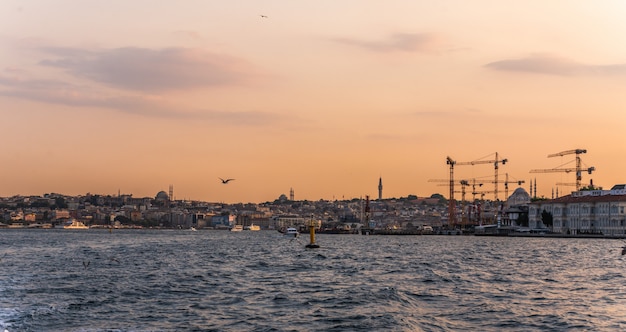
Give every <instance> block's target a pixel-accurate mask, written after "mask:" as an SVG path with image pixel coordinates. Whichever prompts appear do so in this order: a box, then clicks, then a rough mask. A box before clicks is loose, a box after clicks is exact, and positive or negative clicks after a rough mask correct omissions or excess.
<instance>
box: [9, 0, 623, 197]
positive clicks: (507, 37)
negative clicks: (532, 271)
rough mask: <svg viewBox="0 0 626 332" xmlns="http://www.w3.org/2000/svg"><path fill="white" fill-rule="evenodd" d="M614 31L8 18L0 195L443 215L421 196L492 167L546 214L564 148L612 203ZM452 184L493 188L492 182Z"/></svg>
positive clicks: (248, 11)
mask: <svg viewBox="0 0 626 332" xmlns="http://www.w3.org/2000/svg"><path fill="white" fill-rule="evenodd" d="M625 12H626V4H624V3H623V2H620V1H605V2H602V3H600V4H597V3H589V2H586V1H557V2H550V3H545V2H542V1H526V2H523V3H497V2H495V3H494V2H491V1H474V2H471V3H466V2H462V1H452V0H444V1H438V2H436V3H428V2H412V1H390V2H378V1H356V0H354V1H342V2H340V3H315V2H313V3H292V2H287V1H278V0H277V1H267V2H255V1H243V2H237V3H223V2H216V1H201V2H185V3H182V4H181V3H175V2H163V3H154V2H152V1H132V2H125V1H117V0H114V1H107V2H75V1H71V2H70V1H65V0H60V1H55V2H47V1H38V0H33V1H17V0H8V1H3V2H2V4H0V31H2V33H0V45H1V47H2V53H1V54H2V55H1V56H0V59H1V60H2V61H1V62H0V63H1V66H0V116H2V119H3V123H4V124H5V125H4V126H3V127H2V129H0V139H1V140H2V142H3V144H2V145H3V148H2V153H0V163H1V164H2V167H0V196H2V197H7V196H13V195H18V194H19V195H42V194H44V193H50V192H57V193H61V194H67V195H82V194H85V193H87V192H91V193H93V194H105V195H106V194H117V193H118V191H120V192H121V193H132V194H133V195H134V196H137V197H152V196H154V195H155V194H156V193H157V192H159V191H167V190H168V186H169V185H173V186H174V188H175V197H176V198H178V199H190V200H198V201H208V202H225V203H234V202H244V203H245V202H265V201H272V200H274V199H276V198H277V197H279V196H280V195H281V194H285V195H287V196H290V190H291V188H293V190H294V191H295V198H296V200H318V199H325V200H332V199H339V200H340V199H349V198H356V197H365V196H366V195H369V196H370V198H374V197H378V187H377V186H378V181H379V178H382V181H383V185H384V190H383V198H389V197H397V198H399V197H406V196H408V195H417V196H419V197H426V196H430V195H431V194H434V193H439V194H442V195H444V196H445V197H446V198H448V196H449V191H448V188H447V187H445V186H441V185H440V184H441V183H436V182H429V180H430V179H448V177H449V167H448V165H447V164H446V157H447V156H450V157H451V158H453V159H454V160H455V161H457V162H470V161H476V160H488V159H490V158H493V154H494V153H496V152H497V153H498V154H499V156H500V158H506V159H507V160H508V162H507V163H506V164H505V165H500V166H499V180H500V181H503V180H504V178H505V175H506V174H508V175H509V180H510V181H514V180H515V181H517V180H519V181H522V180H523V181H525V182H526V183H525V184H523V185H522V187H523V188H524V189H526V190H527V191H528V190H529V181H530V180H531V179H533V180H534V179H536V181H537V188H536V190H537V195H538V196H544V197H547V198H550V197H551V194H552V192H553V191H554V190H556V189H557V188H558V190H559V195H560V196H562V195H565V194H568V193H569V192H570V191H572V190H574V188H573V187H570V186H563V185H560V186H557V185H556V183H572V182H575V175H574V174H573V173H572V172H561V173H554V174H533V173H529V172H530V170H533V169H549V168H560V167H568V168H571V167H574V156H573V155H566V156H562V157H555V158H548V157H547V156H548V155H550V154H554V153H558V152H561V151H566V150H571V149H586V150H587V153H586V154H582V155H581V156H580V157H581V159H582V162H583V167H584V168H588V167H595V171H594V172H593V173H592V174H588V173H587V172H583V174H582V184H583V185H586V184H588V183H589V181H590V180H591V179H593V183H594V185H596V186H601V187H603V188H604V189H610V188H611V187H612V186H613V185H615V184H620V183H626V176H624V171H623V170H622V167H621V165H622V163H623V162H624V161H625V159H626V157H624V156H626V145H625V144H620V143H621V140H622V135H621V133H622V131H623V129H622V124H623V123H624V122H626V112H624V111H623V110H622V109H623V108H624V106H626V93H624V92H626V91H624V90H626V44H624V43H622V42H621V41H622V40H623V38H624V37H623V36H624V35H626V23H625V22H624V20H623V14H624V13H625ZM454 171H455V173H454V175H455V180H461V179H472V178H480V179H486V180H485V182H487V181H489V179H492V178H493V176H494V169H493V166H491V165H488V164H486V165H474V166H458V167H455V170H454ZM220 178H223V179H228V178H234V179H236V180H235V181H231V182H229V183H226V184H225V183H222V181H220ZM492 186H493V184H489V183H487V189H490V188H491V187H492ZM517 187H518V186H517V185H516V184H510V185H509V193H512V191H513V190H514V189H515V188H517ZM499 188H500V189H499V191H500V192H501V194H500V197H499V198H500V199H505V197H504V187H503V186H500V187H499ZM458 190H460V188H458ZM483 190H485V189H483ZM470 197H471V196H470ZM455 198H456V199H460V193H459V194H456V193H455ZM485 198H488V199H492V198H493V195H492V194H486V196H485Z"/></svg>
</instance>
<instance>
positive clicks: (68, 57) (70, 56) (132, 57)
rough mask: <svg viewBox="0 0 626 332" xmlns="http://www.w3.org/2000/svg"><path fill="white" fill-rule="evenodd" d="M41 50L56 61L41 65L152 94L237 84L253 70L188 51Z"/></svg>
mask: <svg viewBox="0 0 626 332" xmlns="http://www.w3.org/2000/svg"><path fill="white" fill-rule="evenodd" d="M42 51H44V52H45V53H47V54H49V55H53V56H56V57H57V58H55V59H46V60H42V61H41V62H40V64H41V65H45V66H49V67H56V68H61V69H64V70H66V71H67V72H68V73H70V74H71V75H73V76H75V77H79V78H86V79H89V80H93V81H96V82H100V83H104V84H107V85H108V86H111V87H115V88H119V89H129V90H133V91H142V92H151V93H155V92H163V91H171V90H185V89H194V88H200V87H211V86H222V85H232V84H238V83H242V82H244V81H245V79H246V78H247V77H248V76H249V75H250V73H251V72H252V71H253V69H252V66H251V65H250V64H249V63H247V62H245V61H243V60H241V59H238V58H236V57H232V56H228V55H221V54H215V53H210V52H206V51H202V50H198V49H189V48H165V49H157V50H153V49H146V48H136V47H127V48H116V49H107V50H96V51H92V50H83V49H74V48H53V47H47V48H42Z"/></svg>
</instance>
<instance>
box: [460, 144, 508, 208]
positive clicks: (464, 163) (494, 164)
mask: <svg viewBox="0 0 626 332" xmlns="http://www.w3.org/2000/svg"><path fill="white" fill-rule="evenodd" d="M507 161H508V159H499V158H498V153H497V152H496V153H495V159H493V160H475V161H468V162H462V163H456V164H457V165H478V164H493V166H494V169H495V177H494V180H493V183H494V189H493V193H494V200H496V201H497V200H498V168H499V167H498V165H499V164H500V163H502V165H504V164H506V163H507Z"/></svg>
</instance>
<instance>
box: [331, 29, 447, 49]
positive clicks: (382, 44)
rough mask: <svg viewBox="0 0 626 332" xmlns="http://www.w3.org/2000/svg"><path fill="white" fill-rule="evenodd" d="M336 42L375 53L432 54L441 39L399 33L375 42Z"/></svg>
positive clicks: (424, 34) (342, 39)
mask: <svg viewBox="0 0 626 332" xmlns="http://www.w3.org/2000/svg"><path fill="white" fill-rule="evenodd" d="M334 41H336V42H338V43H342V44H346V45H350V46H356V47H360V48H363V49H367V50H370V51H375V52H397V51H401V52H430V51H434V50H436V48H437V46H438V44H439V38H437V37H436V36H435V35H433V34H426V33H397V34H393V35H390V36H388V37H387V38H385V39H382V40H374V41H368V40H360V39H353V38H335V39H334Z"/></svg>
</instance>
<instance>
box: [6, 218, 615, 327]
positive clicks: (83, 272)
mask: <svg viewBox="0 0 626 332" xmlns="http://www.w3.org/2000/svg"><path fill="white" fill-rule="evenodd" d="M308 242H309V239H308V236H303V237H301V238H298V239H286V238H282V237H281V235H280V234H279V233H278V232H276V231H258V232H251V231H244V232H227V231H216V230H199V231H197V232H192V231H189V230H177V231H174V230H113V231H112V232H109V231H108V230H95V229H90V230H63V229H51V230H26V229H24V230H16V229H5V230H0V269H1V270H0V327H2V328H5V329H7V330H8V331H11V332H14V331H503V330H508V331H567V330H587V331H618V330H624V329H625V328H626V286H625V285H626V272H625V271H626V256H622V255H621V247H622V246H623V242H622V241H621V240H605V239H552V238H502V237H474V236H437V235H432V236H361V235H330V234H318V235H317V241H316V242H317V244H319V245H320V248H319V249H306V248H305V245H306V244H308Z"/></svg>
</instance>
